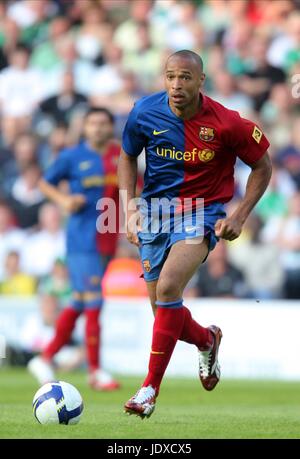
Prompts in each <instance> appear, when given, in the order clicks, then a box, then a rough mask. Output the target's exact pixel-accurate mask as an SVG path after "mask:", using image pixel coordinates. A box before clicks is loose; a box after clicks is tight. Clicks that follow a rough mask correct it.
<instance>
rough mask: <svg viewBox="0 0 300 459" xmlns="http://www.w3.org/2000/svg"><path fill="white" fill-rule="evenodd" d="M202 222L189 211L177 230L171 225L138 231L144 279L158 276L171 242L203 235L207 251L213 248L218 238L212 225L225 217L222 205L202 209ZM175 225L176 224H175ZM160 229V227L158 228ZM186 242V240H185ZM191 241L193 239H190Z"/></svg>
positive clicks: (147, 279) (148, 279)
mask: <svg viewBox="0 0 300 459" xmlns="http://www.w3.org/2000/svg"><path fill="white" fill-rule="evenodd" d="M202 212H203V216H202V223H201V224H200V225H197V220H196V223H195V213H191V215H190V216H189V217H188V219H186V218H185V220H184V225H181V226H180V228H179V230H177V231H172V229H173V230H174V225H173V226H172V225H171V231H170V232H160V231H159V232H155V233H153V232H145V230H143V231H140V232H138V238H139V242H140V247H139V251H140V257H141V260H142V264H143V271H144V279H145V281H146V282H151V281H154V280H156V279H158V278H159V274H160V272H161V270H162V267H163V265H164V262H165V261H166V259H167V256H168V254H169V252H170V249H171V247H172V245H173V244H175V243H176V242H178V241H182V240H192V239H194V242H195V238H199V237H205V238H206V239H207V240H208V242H209V251H211V250H213V249H214V248H215V246H216V243H217V242H218V240H219V238H218V237H217V236H216V235H215V230H214V226H215V223H216V221H217V220H219V219H221V218H225V217H226V213H225V210H224V205H223V204H222V203H213V204H210V205H208V206H206V207H205V208H204V209H203V210H202ZM175 227H176V225H175ZM160 229H161V228H160ZM187 242H188V241H187ZM190 243H193V241H190Z"/></svg>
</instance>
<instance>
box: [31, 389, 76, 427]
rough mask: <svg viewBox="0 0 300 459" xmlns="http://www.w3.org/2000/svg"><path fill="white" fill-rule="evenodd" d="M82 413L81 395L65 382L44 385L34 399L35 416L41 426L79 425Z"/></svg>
mask: <svg viewBox="0 0 300 459" xmlns="http://www.w3.org/2000/svg"><path fill="white" fill-rule="evenodd" d="M82 411H83V401H82V397H81V395H80V393H79V392H78V390H77V389H76V387H74V386H72V384H69V383H67V382H64V381H53V382H51V383H47V384H44V385H43V386H42V387H41V388H40V389H39V390H38V391H37V393H36V394H35V396H34V397H33V414H34V416H35V418H36V419H37V421H38V422H39V423H40V424H77V423H78V422H79V421H80V418H81V415H82Z"/></svg>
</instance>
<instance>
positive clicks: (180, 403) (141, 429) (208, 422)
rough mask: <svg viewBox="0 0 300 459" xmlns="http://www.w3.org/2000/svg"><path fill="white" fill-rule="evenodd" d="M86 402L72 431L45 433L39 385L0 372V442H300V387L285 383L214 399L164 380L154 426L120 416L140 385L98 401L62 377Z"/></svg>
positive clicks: (234, 384)
mask: <svg viewBox="0 0 300 459" xmlns="http://www.w3.org/2000/svg"><path fill="white" fill-rule="evenodd" d="M58 379H61V380H64V381H67V382H70V383H71V384H74V385H75V386H76V387H77V388H78V389H79V391H80V392H81V394H82V397H83V400H84V405H85V407H84V412H83V417H82V419H81V421H80V423H79V424H78V425H75V426H64V425H58V426H42V425H40V424H38V423H37V421H36V420H35V418H34V416H33V414H32V398H33V395H34V393H35V392H36V390H37V389H38V386H37V384H36V383H35V381H34V380H33V379H32V377H31V376H30V375H29V374H27V372H26V370H24V369H6V368H5V367H2V368H0V438H39V439H41V438H58V439H61V438H69V439H78V438H87V439H92V438H105V439H146V438H152V439H164V438H165V439H176V438H181V439H190V438H198V439H202V438H210V439H219V438H223V439H226V438H232V439H237V438H242V439H249V438H252V439H256V438H284V439H285V438H300V390H299V389H300V384H299V382H281V381H246V380H222V381H221V382H220V384H219V386H218V387H217V388H216V389H215V390H214V391H213V392H205V391H204V390H203V389H202V387H201V385H200V382H199V381H198V380H197V379H196V378H195V380H192V379H175V378H168V377H166V378H165V380H164V382H163V385H162V387H161V393H160V396H159V399H158V401H157V405H156V411H155V412H154V413H153V415H152V417H151V418H150V419H145V420H141V419H140V418H137V417H136V416H126V415H125V414H124V413H123V404H124V402H125V401H126V400H127V399H128V398H129V397H130V396H132V395H133V394H134V393H135V391H136V390H137V388H138V387H139V384H140V382H141V378H129V377H120V381H121V383H122V389H121V390H119V391H116V392H113V393H99V392H94V391H92V390H90V389H89V388H88V387H87V385H86V375H85V373H83V372H76V373H64V374H62V373H61V374H59V375H58Z"/></svg>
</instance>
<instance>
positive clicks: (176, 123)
mask: <svg viewBox="0 0 300 459" xmlns="http://www.w3.org/2000/svg"><path fill="white" fill-rule="evenodd" d="M204 80H205V74H204V73H203V63H202V60H201V58H200V57H199V56H198V55H197V54H196V53H194V52H192V51H188V50H182V51H177V52H176V53H174V54H173V55H171V56H170V57H169V58H168V60H167V63H166V68H165V86H166V91H162V92H159V93H155V94H153V95H151V96H147V97H144V98H142V99H140V100H139V101H138V102H137V103H136V104H135V106H134V108H133V109H132V111H131V113H130V115H129V118H128V121H127V124H126V127H125V130H124V134H123V151H122V152H121V156H120V161H119V187H120V190H124V191H126V193H127V197H126V198H125V202H124V204H125V211H126V212H127V215H128V216H129V219H128V227H127V238H128V240H129V241H130V242H132V243H134V244H136V245H138V246H139V248H140V255H141V258H142V262H143V267H144V277H145V280H146V281H147V287H148V291H149V296H150V300H151V304H152V308H153V310H154V312H155V320H154V325H153V335H152V347H151V352H150V360H149V371H148V374H147V376H146V378H145V380H144V382H143V384H142V387H141V388H140V389H139V390H138V391H137V393H136V394H135V395H134V396H133V397H132V398H131V399H130V400H128V401H127V403H126V404H125V412H127V413H129V414H136V415H138V416H140V417H142V418H144V417H149V416H150V415H151V414H152V413H153V411H154V409H155V402H156V398H157V396H158V394H159V390H160V384H161V381H162V379H163V376H164V373H165V370H166V368H167V366H168V363H169V361H170V358H171V356H172V353H173V350H174V347H175V345H176V342H177V340H178V339H179V340H182V341H185V342H188V343H190V344H194V345H195V346H196V347H197V348H198V350H199V377H200V380H201V383H202V385H203V387H204V389H206V390H208V391H211V390H213V389H214V388H215V386H216V384H217V383H218V382H219V379H220V366H219V363H218V350H219V345H220V342H221V338H222V332H221V329H220V328H219V327H217V326H215V325H211V326H209V327H207V328H206V327H202V326H201V325H200V324H198V323H197V322H196V321H195V320H194V319H193V318H192V316H191V313H190V311H189V309H188V308H186V307H185V306H184V305H183V299H182V296H183V291H184V288H185V286H186V284H187V282H188V281H189V279H190V278H191V277H192V275H193V274H194V272H195V271H196V269H197V268H198V266H199V265H200V264H201V263H202V262H203V261H204V260H205V259H206V257H207V256H208V253H209V251H210V250H213V248H214V246H215V245H216V243H217V241H218V238H220V237H221V238H224V239H226V240H229V241H232V240H234V239H236V238H237V237H238V236H239V235H240V233H241V231H242V227H243V224H244V223H245V220H246V218H247V217H248V215H249V213H250V212H251V210H252V209H253V207H254V206H255V204H256V203H257V202H258V200H259V199H260V197H261V196H262V194H263V193H264V191H265V189H266V188H267V185H268V183H269V180H270V177H271V163H270V159H269V156H268V153H267V149H268V147H269V142H268V140H267V139H266V137H265V136H264V134H263V132H262V131H261V130H260V128H259V127H258V126H256V125H255V124H254V123H253V122H251V121H249V120H246V119H243V118H241V116H240V115H239V114H238V113H237V112H236V111H233V110H229V109H227V108H225V107H224V106H223V105H221V104H219V103H218V102H216V101H214V100H213V99H211V98H210V97H207V96H205V95H204V94H202V93H201V89H202V87H203V83H204ZM143 149H145V152H146V171H145V186H144V190H143V193H142V197H143V198H144V200H145V202H146V203H147V205H146V208H148V211H149V209H150V214H151V212H152V214H153V210H154V211H157V209H156V208H155V209H153V207H151V205H152V204H153V201H152V199H153V198H155V199H157V198H164V199H167V200H168V202H170V201H171V200H172V199H176V200H177V202H178V206H177V207H178V209H175V214H176V212H177V210H182V209H183V211H184V212H185V211H186V210H188V211H189V212H188V219H187V221H186V220H185V218H184V226H183V228H182V230H181V231H178V232H176V231H169V232H165V231H162V229H163V226H162V225H160V226H159V231H157V232H156V233H154V232H153V231H151V228H150V231H149V228H147V227H145V225H143V223H142V226H141V228H142V231H140V232H137V229H136V228H134V227H133V226H132V225H131V221H132V220H131V218H130V217H131V216H133V215H134V210H130V207H131V206H129V203H130V202H131V200H132V199H133V198H135V196H136V194H135V185H136V175H137V156H138V155H139V154H140V153H141V152H142V150H143ZM237 157H239V158H240V159H241V160H242V161H243V162H244V163H246V164H248V165H249V166H250V168H251V169H252V170H251V173H250V175H249V178H248V182H247V189H246V193H245V196H244V198H243V199H242V200H241V203H240V204H239V206H238V208H237V209H236V210H235V212H234V213H233V214H232V215H230V216H228V217H226V213H225V210H224V203H226V202H228V201H230V199H231V198H232V196H233V191H234V164H235V161H236V158H237ZM201 198H202V199H203V200H204V207H203V209H202V211H203V214H204V221H203V225H201V224H200V225H199V226H198V224H197V220H196V219H195V218H194V216H196V212H197V211H199V210H200V212H201V208H197V201H196V200H197V199H201ZM186 200H188V206H191V207H188V208H186V207H185V205H186V204H185V203H186ZM190 200H192V204H190ZM193 200H194V204H193ZM163 211H164V209H163ZM191 211H192V212H191ZM143 215H145V213H144V212H143ZM158 215H159V214H158ZM184 217H185V214H184ZM173 220H174V215H173V216H171V221H173ZM198 223H199V222H198ZM174 228H175V226H174ZM147 230H148V231H147ZM171 230H172V228H171ZM197 238H198V241H197ZM192 239H193V240H194V241H193V242H194V243H193V244H191V240H192ZM187 241H189V242H190V244H187V243H186V242H187ZM196 242H198V243H196Z"/></svg>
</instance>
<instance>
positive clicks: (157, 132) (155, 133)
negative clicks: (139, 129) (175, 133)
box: [153, 129, 170, 135]
mask: <svg viewBox="0 0 300 459" xmlns="http://www.w3.org/2000/svg"><path fill="white" fill-rule="evenodd" d="M169 130H170V129H165V130H164V131H156V130H155V129H154V131H153V135H159V134H163V133H164V132H168V131H169Z"/></svg>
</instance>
